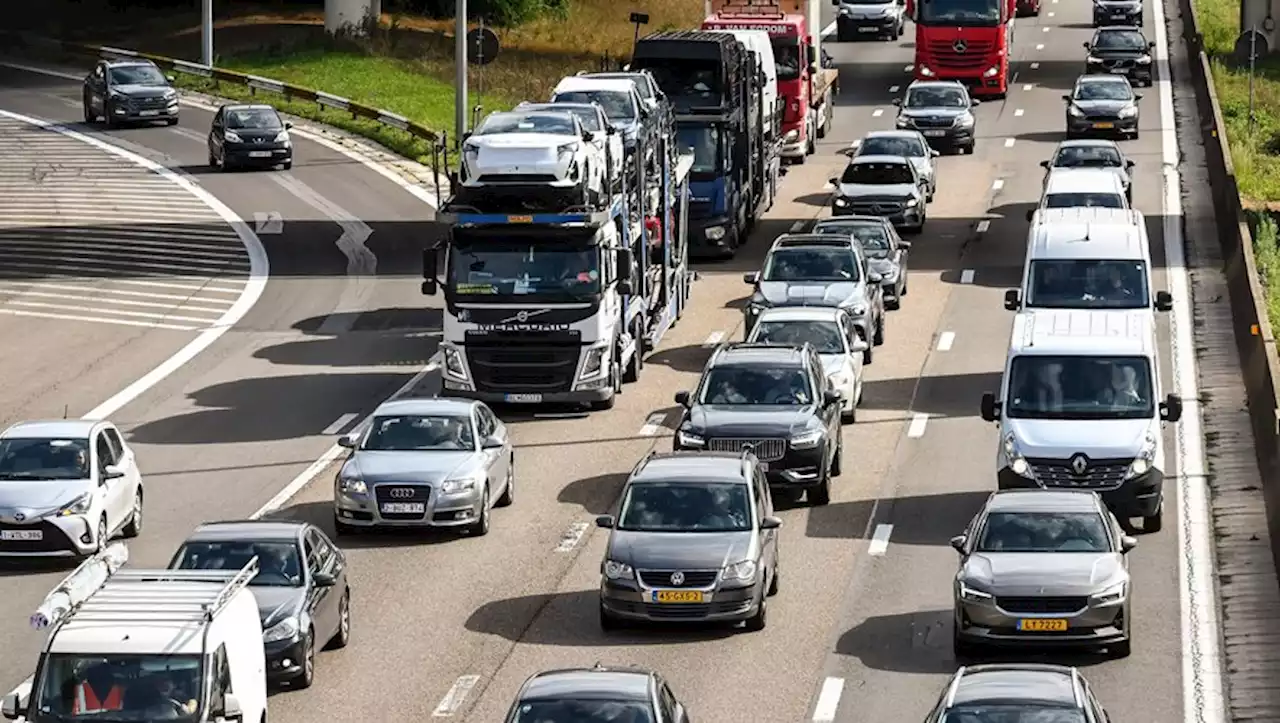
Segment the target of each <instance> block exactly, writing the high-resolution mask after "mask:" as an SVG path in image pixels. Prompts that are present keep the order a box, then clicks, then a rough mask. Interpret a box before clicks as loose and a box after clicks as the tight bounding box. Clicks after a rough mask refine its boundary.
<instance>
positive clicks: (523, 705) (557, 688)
mask: <svg viewBox="0 0 1280 723" xmlns="http://www.w3.org/2000/svg"><path fill="white" fill-rule="evenodd" d="M504 720H505V721H506V723H544V722H545V721H603V720H607V721H624V720H630V721H635V722H637V723H642V722H644V721H648V722H649V723H689V712H688V710H686V708H685V706H684V704H683V703H681V702H680V700H679V699H678V698H677V697H676V694H675V692H674V691H673V690H672V689H671V685H670V684H669V683H668V682H667V681H666V679H664V678H663V677H662V676H661V675H658V674H657V673H655V672H653V671H650V670H644V669H642V668H634V667H622V666H616V667H615V666H606V665H604V664H603V663H596V664H595V665H594V666H592V667H590V668H561V669H558V670H544V671H541V672H538V673H534V674H533V675H531V676H529V677H528V678H527V679H526V680H525V681H524V684H523V685H521V686H520V690H519V692H517V693H516V699H515V701H514V702H513V703H512V704H511V710H510V711H508V713H507V716H506V718H505V719H504Z"/></svg>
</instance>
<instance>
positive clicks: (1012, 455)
mask: <svg viewBox="0 0 1280 723" xmlns="http://www.w3.org/2000/svg"><path fill="white" fill-rule="evenodd" d="M1004 458H1005V459H1006V460H1007V461H1008V462H1009V469H1011V470H1013V473H1014V474H1016V475H1018V476H1019V477H1026V478H1027V479H1034V477H1035V475H1033V474H1032V473H1031V465H1030V464H1028V463H1027V460H1026V459H1025V458H1024V457H1023V456H1022V452H1021V451H1019V450H1018V440H1017V438H1016V437H1014V436H1013V434H1007V435H1005V438H1004Z"/></svg>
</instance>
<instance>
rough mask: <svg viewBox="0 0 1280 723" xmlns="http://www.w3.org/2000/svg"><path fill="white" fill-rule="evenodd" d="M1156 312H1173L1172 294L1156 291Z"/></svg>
mask: <svg viewBox="0 0 1280 723" xmlns="http://www.w3.org/2000/svg"><path fill="white" fill-rule="evenodd" d="M1156 311H1173V294H1170V293H1169V292H1168V291H1157V292H1156Z"/></svg>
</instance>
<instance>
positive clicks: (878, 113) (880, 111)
mask: <svg viewBox="0 0 1280 723" xmlns="http://www.w3.org/2000/svg"><path fill="white" fill-rule="evenodd" d="M882 115H884V109H883V108H876V109H875V110H873V111H871V117H872V118H879V117H880V116H882Z"/></svg>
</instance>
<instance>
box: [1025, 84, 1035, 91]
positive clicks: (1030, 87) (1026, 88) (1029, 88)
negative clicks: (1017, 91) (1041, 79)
mask: <svg viewBox="0 0 1280 723" xmlns="http://www.w3.org/2000/svg"><path fill="white" fill-rule="evenodd" d="M1034 87H1036V84H1035V83H1023V85H1022V89H1023V90H1031V89H1032V88H1034Z"/></svg>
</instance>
